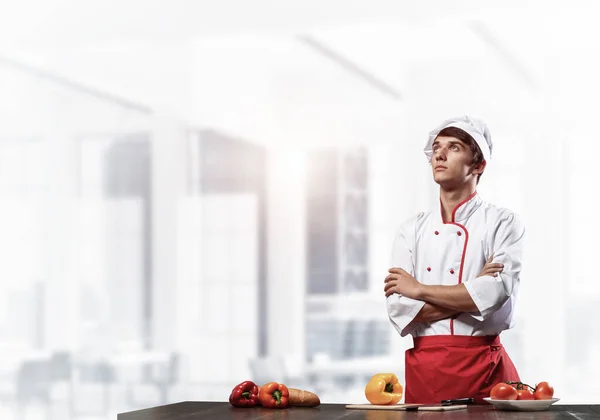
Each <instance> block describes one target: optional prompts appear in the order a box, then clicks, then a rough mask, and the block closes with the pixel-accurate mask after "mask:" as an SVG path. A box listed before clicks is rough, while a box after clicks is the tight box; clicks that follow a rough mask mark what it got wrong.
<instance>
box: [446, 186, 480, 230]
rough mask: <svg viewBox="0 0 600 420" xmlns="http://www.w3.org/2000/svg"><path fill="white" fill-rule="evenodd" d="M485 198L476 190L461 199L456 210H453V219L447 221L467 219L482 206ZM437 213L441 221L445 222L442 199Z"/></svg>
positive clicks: (456, 221) (460, 221) (457, 221)
mask: <svg viewBox="0 0 600 420" xmlns="http://www.w3.org/2000/svg"><path fill="white" fill-rule="evenodd" d="M481 203H483V200H482V199H481V197H479V194H477V191H475V192H474V193H473V194H471V195H470V196H469V197H467V198H466V199H465V200H463V201H461V202H460V203H458V204H457V205H456V207H454V211H453V212H452V215H453V218H452V220H448V221H447V222H446V223H449V222H454V223H462V222H464V221H465V220H467V219H468V218H469V217H470V216H471V215H472V214H473V213H474V212H475V210H477V209H478V208H479V206H481ZM436 213H437V214H438V217H439V220H440V222H443V218H442V201H441V200H440V206H439V208H438V209H437V211H436Z"/></svg>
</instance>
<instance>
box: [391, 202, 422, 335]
mask: <svg viewBox="0 0 600 420" xmlns="http://www.w3.org/2000/svg"><path fill="white" fill-rule="evenodd" d="M420 216H422V213H420V214H419V215H418V216H417V217H415V218H412V219H410V220H409V221H407V222H405V223H404V224H402V226H400V229H398V232H397V234H396V237H395V239H394V245H393V248H392V261H391V262H392V265H391V266H392V267H399V268H402V269H404V270H405V271H407V272H408V273H410V275H411V276H414V275H415V264H414V255H413V253H414V248H415V242H416V241H415V231H416V222H417V219H418V218H419V217H420ZM386 303H387V311H388V316H389V318H390V321H391V322H392V325H394V328H396V330H397V331H398V333H400V336H402V337H404V336H406V335H407V334H410V333H411V332H412V331H413V330H414V329H415V325H409V324H410V323H411V322H412V320H413V319H414V318H415V316H417V314H418V313H419V311H420V310H421V308H422V307H423V306H424V305H425V302H423V301H420V300H414V299H411V298H407V297H404V296H402V295H399V294H397V293H394V294H393V295H390V296H388V298H387V302H386Z"/></svg>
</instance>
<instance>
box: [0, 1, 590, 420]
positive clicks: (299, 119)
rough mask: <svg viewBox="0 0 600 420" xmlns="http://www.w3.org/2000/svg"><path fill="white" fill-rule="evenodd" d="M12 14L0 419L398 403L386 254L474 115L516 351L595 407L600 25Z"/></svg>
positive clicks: (493, 13) (101, 12)
mask: <svg viewBox="0 0 600 420" xmlns="http://www.w3.org/2000/svg"><path fill="white" fill-rule="evenodd" d="M2 5H3V7H2V13H0V255H1V257H0V273H1V280H0V417H1V418H3V419H18V420H20V419H61V420H63V419H73V420H75V419H109V418H115V415H116V413H118V412H123V411H130V410H135V409H139V408H146V407H149V406H155V405H160V404H166V403H170V402H178V401H183V400H211V401H226V400H227V398H228V396H229V392H230V390H231V388H232V387H233V386H234V385H235V384H237V383H239V382H241V381H243V380H247V379H252V380H255V381H256V382H258V383H259V384H261V383H264V382H267V381H271V380H276V381H283V382H285V383H287V384H289V385H290V386H296V387H302V388H304V389H309V390H312V391H314V392H317V393H318V394H319V396H320V397H321V401H322V402H340V403H351V402H356V403H361V402H366V400H365V398H364V394H363V390H364V385H365V384H366V382H367V380H368V379H369V378H370V377H371V375H372V374H374V373H378V372H383V371H386V372H387V371H391V372H395V373H396V374H397V375H398V376H399V377H400V378H401V381H402V380H403V377H404V370H403V366H404V354H403V352H404V350H405V349H407V348H409V347H411V346H412V340H411V339H410V337H406V338H400V337H399V336H398V335H397V333H396V332H395V330H394V329H393V328H392V326H391V324H390V323H389V321H388V319H387V313H386V309H385V299H384V295H383V292H382V286H383V279H384V277H385V275H386V271H387V269H388V268H389V267H388V264H389V260H390V253H391V245H392V240H393V236H394V234H395V232H396V229H397V227H398V225H399V224H400V223H401V222H402V221H404V220H406V219H407V218H409V217H411V216H412V215H413V214H415V212H417V211H421V210H425V209H428V208H430V207H431V206H432V205H434V203H436V201H437V200H438V190H437V188H436V187H437V186H436V185H435V184H434V183H433V182H432V179H431V174H430V167H429V165H428V164H427V161H426V158H425V156H424V155H423V154H422V148H423V146H424V144H425V141H426V136H427V133H428V131H429V130H430V129H432V128H433V127H435V126H437V124H438V123H440V122H441V121H442V120H444V119H446V118H449V117H451V116H455V115H460V114H463V113H465V112H466V113H468V114H470V115H473V116H476V117H480V118H483V119H484V120H485V121H486V122H487V124H488V126H489V127H490V130H491V133H492V137H493V139H494V159H493V160H492V162H491V164H490V165H488V169H486V172H485V174H484V176H483V177H482V179H481V183H480V186H479V189H478V190H479V192H480V194H481V195H482V197H483V198H484V199H485V200H488V201H491V202H494V203H496V204H498V205H501V206H504V207H508V208H510V209H512V210H514V211H516V212H517V213H519V214H520V215H521V216H522V217H523V219H524V220H525V222H526V223H527V229H528V230H527V232H528V236H527V251H526V257H525V265H524V270H523V273H522V283H521V288H520V296H519V300H518V308H517V317H518V321H517V325H516V327H515V328H514V329H513V330H511V331H508V332H506V333H505V334H503V335H502V339H503V342H504V343H505V345H506V347H507V348H508V351H509V352H510V354H511V356H512V358H513V360H514V361H515V363H516V365H517V367H518V368H519V370H520V372H521V377H522V379H523V380H524V381H525V382H528V383H537V382H540V381H543V380H547V381H550V382H551V383H553V384H554V386H555V389H556V396H558V397H560V398H561V399H562V401H561V402H565V403H587V402H596V403H597V402H599V401H598V395H600V386H599V384H598V381H597V380H596V378H597V376H598V374H600V359H599V358H598V356H597V355H598V354H599V353H600V327H599V326H598V324H597V323H595V321H593V320H592V317H593V316H594V315H595V310H594V308H597V307H598V305H599V304H600V285H599V283H598V273H597V269H596V267H595V266H594V261H595V258H596V257H597V255H598V251H599V249H598V241H597V237H598V235H599V234H600V225H599V224H598V223H597V222H596V221H595V217H594V213H595V206H597V198H596V194H597V193H594V192H593V191H596V190H597V188H596V187H593V185H595V184H596V178H597V170H596V167H595V164H596V158H595V156H596V155H595V154H594V153H595V152H597V145H598V141H597V135H596V130H595V129H594V128H593V127H591V126H590V124H591V123H592V122H593V121H595V120H596V119H597V116H596V108H597V107H596V102H597V98H598V97H599V96H600V83H599V82H598V74H600V44H598V42H597V40H598V39H599V38H600V27H599V26H598V25H597V22H596V20H597V16H598V15H599V13H600V4H598V3H597V2H594V1H587V2H583V1H571V2H568V3H567V2H564V1H562V2H547V1H544V2H542V1H504V2H496V3H494V4H493V5H492V4H491V3H488V2H486V3H484V2H480V1H466V0H465V1H441V0H435V1H433V0H431V1H422V2H398V1H391V0H389V1H384V0H369V1H366V0H350V1H348V0H345V1H342V0H331V1H327V2H324V1H316V0H303V1H298V0H289V1H285V2H282V1H280V2H273V1H267V0H256V1H241V0H238V1H235V0H220V1H218V2H214V1H212V2H209V1H183V0H172V1H170V2H164V1H159V0H145V1H141V0H127V1H123V0H121V1H116V0H104V1H96V0H94V1H88V2H77V1H75V0H45V1H21V2H8V1H2Z"/></svg>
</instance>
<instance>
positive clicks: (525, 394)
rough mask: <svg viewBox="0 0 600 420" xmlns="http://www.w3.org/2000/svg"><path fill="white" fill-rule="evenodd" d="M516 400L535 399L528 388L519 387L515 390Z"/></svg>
mask: <svg viewBox="0 0 600 420" xmlns="http://www.w3.org/2000/svg"><path fill="white" fill-rule="evenodd" d="M517 395H518V396H517V400H535V396H534V395H533V392H531V391H530V390H529V389H519V390H518V391H517Z"/></svg>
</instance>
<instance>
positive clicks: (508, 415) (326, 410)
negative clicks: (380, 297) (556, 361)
mask: <svg viewBox="0 0 600 420" xmlns="http://www.w3.org/2000/svg"><path fill="white" fill-rule="evenodd" d="M192 418H194V419H195V418H198V419H208V420H213V419H214V420H217V419H218V420H221V419H234V420H258V419H260V420H268V419H285V420H306V419H313V420H339V419H344V420H392V419H394V420H398V419H403V420H405V419H406V420H408V419H419V418H420V419H427V420H437V419H444V420H447V419H473V420H475V419H484V420H486V419H487V420H492V419H493V420H503V419H510V420H522V419H523V420H524V419H532V420H563V419H564V420H567V419H569V420H573V419H578V420H591V419H598V418H600V405H556V404H555V405H553V406H552V407H550V410H547V411H499V410H496V409H494V407H493V406H491V405H474V406H470V407H469V408H468V409H467V410H457V411H441V412H434V411H422V412H419V411H384V410H349V409H347V408H346V407H345V405H343V404H321V405H320V406H318V407H315V408H300V407H294V408H287V409H283V410H277V409H267V408H234V407H232V406H231V405H229V403H226V402H191V401H188V402H181V403H177V404H170V405H164V406H160V407H155V408H149V409H146V410H139V411H132V412H129V413H122V414H119V415H118V416H117V419H118V420H142V419H144V420H148V419H152V420H184V419H185V420H189V419H192Z"/></svg>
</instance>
